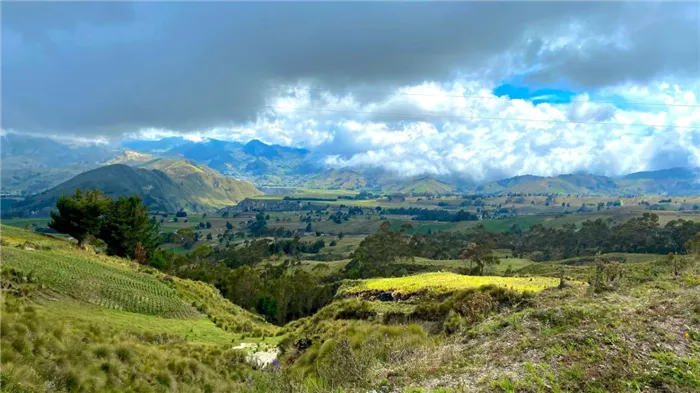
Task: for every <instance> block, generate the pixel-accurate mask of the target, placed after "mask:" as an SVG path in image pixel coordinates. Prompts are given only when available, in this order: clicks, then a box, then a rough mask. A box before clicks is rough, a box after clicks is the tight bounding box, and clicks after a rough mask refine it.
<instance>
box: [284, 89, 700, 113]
mask: <svg viewBox="0 0 700 393" xmlns="http://www.w3.org/2000/svg"><path fill="white" fill-rule="evenodd" d="M275 89H278V90H284V88H281V87H278V88H275ZM301 89H302V90H305V91H309V92H321V93H331V92H330V91H328V90H323V89H318V88H301ZM375 91H379V90H375ZM346 94H347V93H346ZM387 95H393V96H407V97H443V98H469V99H481V100H497V99H501V98H504V97H506V98H508V99H511V100H514V99H520V98H512V97H510V96H480V95H472V94H431V93H390V94H387ZM583 103H592V104H620V103H623V104H625V105H639V106H666V107H680V108H700V105H698V104H675V103H673V104H664V103H660V102H632V101H624V100H623V102H617V101H609V100H571V101H568V102H554V104H583Z"/></svg>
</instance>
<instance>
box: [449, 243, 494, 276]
mask: <svg viewBox="0 0 700 393" xmlns="http://www.w3.org/2000/svg"><path fill="white" fill-rule="evenodd" d="M459 259H462V260H469V262H470V263H469V274H475V275H482V274H484V273H485V272H488V271H489V270H490V268H491V267H492V266H494V265H498V264H499V263H500V262H501V261H500V260H499V259H498V257H497V256H495V255H494V254H493V252H492V251H491V249H489V248H487V247H485V246H483V245H479V244H476V243H470V244H469V245H468V246H467V248H465V249H464V251H462V254H461V255H460V256H459ZM475 263H476V265H474V264H475Z"/></svg>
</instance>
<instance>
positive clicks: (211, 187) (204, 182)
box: [142, 159, 262, 209]
mask: <svg viewBox="0 0 700 393" xmlns="http://www.w3.org/2000/svg"><path fill="white" fill-rule="evenodd" d="M142 167H143V168H147V169H157V170H160V171H163V172H165V173H166V174H167V175H168V176H169V177H170V178H172V179H173V180H175V181H176V182H177V183H181V185H182V187H183V188H184V189H186V190H190V191H192V199H193V200H195V201H197V203H199V204H201V205H204V206H209V207H211V208H215V209H220V208H222V207H226V206H230V205H234V204H236V203H238V202H240V201H242V200H243V199H245V198H250V197H254V196H258V195H262V192H261V191H260V190H258V189H257V188H255V186H253V185H252V184H251V183H248V182H244V181H240V180H236V179H233V178H231V177H226V176H223V175H221V174H220V173H218V172H217V171H215V170H213V169H211V168H209V167H207V166H205V165H202V164H196V163H194V162H192V161H187V160H170V159H156V160H152V161H149V162H147V163H145V164H143V165H142Z"/></svg>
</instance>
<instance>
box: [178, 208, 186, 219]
mask: <svg viewBox="0 0 700 393" xmlns="http://www.w3.org/2000/svg"><path fill="white" fill-rule="evenodd" d="M175 217H187V212H186V211H185V210H184V209H180V211H179V212H177V213H175Z"/></svg>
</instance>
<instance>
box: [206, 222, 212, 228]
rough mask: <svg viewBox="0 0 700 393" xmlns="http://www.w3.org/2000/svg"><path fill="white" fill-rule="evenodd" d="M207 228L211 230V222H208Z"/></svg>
mask: <svg viewBox="0 0 700 393" xmlns="http://www.w3.org/2000/svg"><path fill="white" fill-rule="evenodd" d="M206 226H207V229H211V222H209V221H207V223H206Z"/></svg>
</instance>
